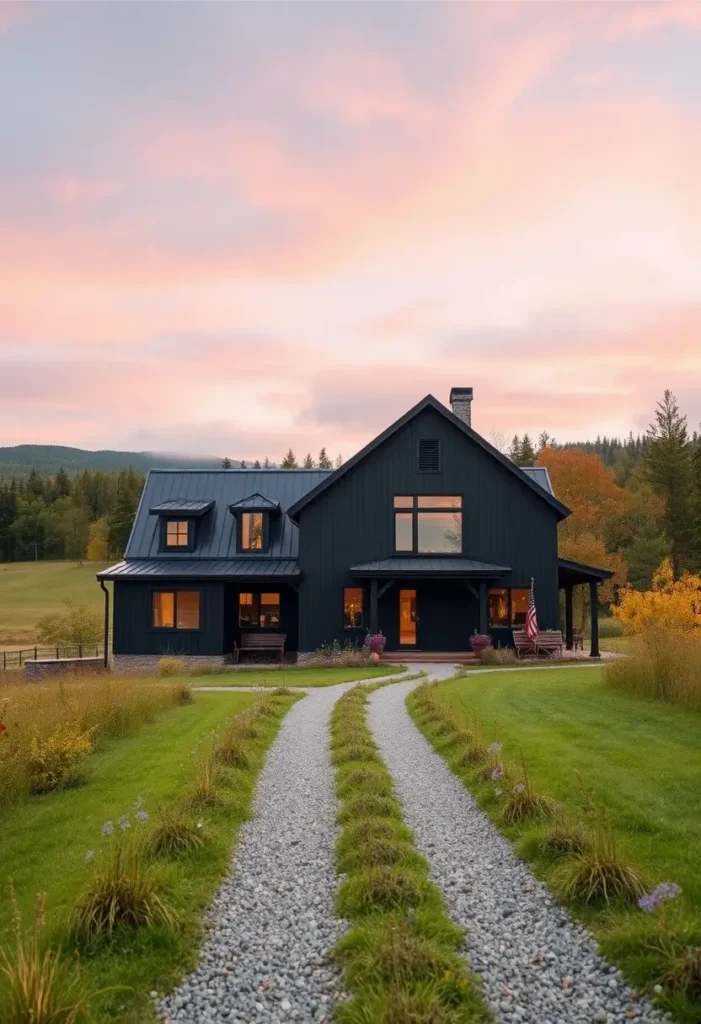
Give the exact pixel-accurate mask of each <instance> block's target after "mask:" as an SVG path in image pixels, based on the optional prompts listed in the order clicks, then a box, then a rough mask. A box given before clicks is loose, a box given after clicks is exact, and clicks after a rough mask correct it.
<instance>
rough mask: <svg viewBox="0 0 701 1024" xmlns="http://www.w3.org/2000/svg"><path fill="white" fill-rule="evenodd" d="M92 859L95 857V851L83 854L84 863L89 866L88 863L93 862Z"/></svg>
mask: <svg viewBox="0 0 701 1024" xmlns="http://www.w3.org/2000/svg"><path fill="white" fill-rule="evenodd" d="M94 857H95V851H94V850H88V852H87V853H86V854H85V863H86V864H89V863H90V861H91V860H93V858H94Z"/></svg>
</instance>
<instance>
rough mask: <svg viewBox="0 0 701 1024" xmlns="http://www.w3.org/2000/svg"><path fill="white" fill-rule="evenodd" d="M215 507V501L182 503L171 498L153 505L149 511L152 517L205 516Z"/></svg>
mask: <svg viewBox="0 0 701 1024" xmlns="http://www.w3.org/2000/svg"><path fill="white" fill-rule="evenodd" d="M213 507H214V502H213V501H181V500H180V499H178V498H171V499H169V500H168V501H161V502H159V503H158V505H152V506H151V508H150V509H149V510H148V511H149V515H151V516H203V515H205V514H206V513H207V512H209V510H210V509H211V508H213Z"/></svg>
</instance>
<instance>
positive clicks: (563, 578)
mask: <svg viewBox="0 0 701 1024" xmlns="http://www.w3.org/2000/svg"><path fill="white" fill-rule="evenodd" d="M612 576H613V573H612V572H611V571H610V569H598V568H597V567H596V566H595V565H584V564H583V563H582V562H573V561H571V559H569V558H558V560H557V583H558V587H560V588H562V587H576V586H578V585H579V584H580V583H603V582H604V580H610V579H611V577H612Z"/></svg>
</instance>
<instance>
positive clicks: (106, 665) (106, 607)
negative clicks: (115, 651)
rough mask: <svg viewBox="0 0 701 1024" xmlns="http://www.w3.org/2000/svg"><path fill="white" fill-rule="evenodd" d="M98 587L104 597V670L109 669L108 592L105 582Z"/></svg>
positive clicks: (101, 581) (102, 581)
mask: <svg viewBox="0 0 701 1024" xmlns="http://www.w3.org/2000/svg"><path fill="white" fill-rule="evenodd" d="M100 587H101V588H102V591H103V593H104V595H105V638H104V642H105V668H109V665H110V655H109V642H110V592H109V590H108V589H107V587H106V586H105V581H104V580H100Z"/></svg>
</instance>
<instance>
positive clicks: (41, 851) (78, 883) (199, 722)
mask: <svg viewBox="0 0 701 1024" xmlns="http://www.w3.org/2000/svg"><path fill="white" fill-rule="evenodd" d="M258 699H260V698H259V695H256V694H255V693H245V692H244V693H220V694H219V693H199V694H197V695H196V697H195V703H194V704H192V705H186V706H183V707H178V708H174V709H172V710H170V711H166V712H164V713H163V714H162V715H161V716H160V717H159V718H158V720H157V721H156V722H154V723H153V724H151V725H148V726H146V727H144V728H142V729H141V730H140V731H139V732H138V733H136V734H135V735H132V736H129V737H127V738H124V739H114V740H108V741H105V742H104V743H103V744H102V745H101V747H100V749H99V750H98V751H97V752H96V753H94V754H93V755H91V757H90V758H88V759H87V761H86V768H85V773H84V774H85V779H84V783H83V784H82V785H80V786H78V787H76V788H72V789H66V790H63V791H61V792H56V793H48V794H46V795H44V796H34V797H31V798H30V800H29V802H27V803H25V804H22V805H20V806H18V807H16V808H13V809H11V810H9V811H8V812H7V813H5V814H4V815H3V817H2V822H1V824H0V864H2V878H3V882H6V881H7V880H12V881H13V883H14V886H15V888H16V891H17V897H18V901H19V904H20V906H21V908H22V911H23V916H24V920H25V922H26V923H29V922H30V921H31V919H32V909H33V903H34V898H35V894H36V893H37V892H44V893H46V909H47V934H48V936H49V937H50V938H51V939H52V940H53V941H54V942H58V943H60V944H63V945H64V947H65V946H66V930H65V926H66V920H67V917H68V914H69V912H70V910H71V908H72V907H73V905H74V904H75V901H76V898H77V897H78V895H79V894H80V892H81V891H82V890H83V889H84V887H85V884H86V882H87V880H88V879H89V877H90V872H91V870H92V868H91V866H90V865H86V863H85V854H86V852H87V851H88V850H91V849H95V850H98V851H99V849H100V846H101V843H102V842H103V839H102V837H101V834H100V831H101V827H102V825H103V823H104V822H105V821H107V820H111V821H113V822H115V823H116V822H117V821H118V819H119V818H120V817H121V816H122V815H124V814H127V815H131V816H132V821H133V814H134V812H133V807H134V803H135V801H137V800H138V799H139V798H141V799H142V800H143V805H144V808H145V809H146V810H147V811H148V813H149V814H150V817H151V821H150V822H149V823H147V825H146V826H142V827H143V828H145V829H147V828H150V827H151V825H152V823H153V821H154V819H155V817H156V816H157V811H158V807H159V805H170V804H173V803H175V802H177V801H178V800H180V799H181V798H182V797H183V794H185V793H187V791H188V789H189V787H190V786H191V784H192V781H193V778H194V775H195V766H194V759H193V752H194V751H195V748H196V747H197V746H198V744H200V743H201V742H202V741H203V740H204V741H205V742H206V741H207V740H208V739H210V738H211V736H212V734H213V733H214V732H215V731H217V730H219V729H220V728H221V727H222V725H223V724H224V722H225V720H226V719H227V718H228V717H231V716H233V715H236V714H237V713H238V712H240V711H242V710H243V709H244V708H246V707H249V706H250V705H252V704H254V702H255V701H256V700H258ZM294 699H295V698H293V697H285V698H278V699H277V700H278V704H279V707H280V714H281V713H282V712H283V711H285V710H286V709H287V708H288V707H289V706H290V704H291V703H293V702H294ZM280 714H278V715H277V716H276V717H275V718H269V719H264V720H262V721H261V723H260V733H259V735H258V737H257V738H255V739H251V740H250V741H247V749H248V752H249V756H250V766H249V767H248V768H246V769H245V770H244V769H234V770H233V775H232V782H233V783H234V784H233V785H231V786H227V787H226V788H224V789H223V790H222V796H223V797H224V801H225V802H224V803H223V804H222V805H221V807H218V808H213V809H207V810H206V811H202V812H201V813H200V816H201V818H203V819H204V821H205V824H207V825H208V827H209V828H210V830H211V832H212V836H213V839H212V842H211V843H210V844H209V845H208V846H206V847H204V848H203V849H200V850H196V851H194V852H190V853H188V854H186V855H184V854H181V855H179V856H177V857H172V858H168V859H162V860H161V861H160V862H159V863H158V868H157V870H158V872H159V876H160V878H161V883H162V885H163V891H164V894H165V895H166V896H167V898H168V900H169V901H170V902H171V903H172V905H173V906H174V907H175V909H176V911H177V912H178V914H179V915H180V918H181V925H180V927H179V928H178V929H177V930H176V931H175V932H173V933H169V932H168V931H166V930H165V929H163V928H155V927H154V928H145V929H142V930H141V931H137V932H131V931H128V932H122V933H115V937H114V938H113V939H112V941H111V942H109V941H105V942H103V943H101V944H99V945H98V947H97V949H96V950H95V951H92V952H89V953H87V954H86V953H84V954H83V955H82V957H81V963H82V973H83V976H84V979H85V981H86V983H87V985H88V986H89V988H90V989H91V990H92V991H94V992H99V993H100V994H98V995H97V997H96V998H94V999H93V1000H92V1003H91V1007H92V1010H93V1012H94V1015H95V1017H96V1018H97V1020H99V1021H105V1020H112V1019H119V1020H120V1021H125V1022H136V1021H139V1022H141V1021H144V1020H150V1019H151V1018H152V1001H151V1000H150V998H149V992H150V991H151V990H152V989H156V990H158V991H159V992H162V991H164V990H165V989H167V988H169V987H171V986H172V985H173V984H174V983H175V982H176V981H177V980H178V979H179V978H181V977H182V976H183V974H184V973H185V972H186V971H187V970H188V969H190V968H191V967H193V966H194V964H195V962H196V956H197V948H198V944H199V939H200V934H201V913H202V909H203V908H204V907H205V906H206V905H207V903H208V902H209V900H210V898H211V896H212V893H213V891H214V889H215V887H216V885H217V883H218V881H219V880H220V879H221V878H222V876H223V875H224V874H225V873H226V871H227V869H228V866H229V860H230V852H231V847H232V845H233V843H234V842H235V840H236V837H237V834H238V830H239V828H240V825H241V823H242V822H243V821H244V820H245V818H246V816H247V815H248V813H249V806H250V801H251V797H252V793H253V789H254V786H255V781H256V778H257V775H258V773H259V771H260V769H261V767H262V765H263V763H264V760H265V754H266V751H267V748H268V746H269V745H270V743H271V742H272V740H273V738H274V736H275V734H276V732H277V729H278V727H279V722H280ZM133 827H136V826H135V825H134V826H133ZM10 924H11V910H10V906H9V901H8V900H7V898H6V893H5V892H3V898H2V899H1V900H0V946H3V947H5V948H7V949H11V948H12V943H11V942H10ZM116 986H119V987H116ZM1 1000H2V993H1V992H0V1001H1Z"/></svg>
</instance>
